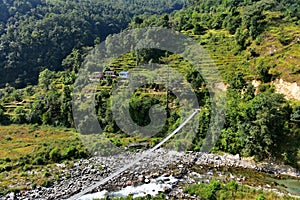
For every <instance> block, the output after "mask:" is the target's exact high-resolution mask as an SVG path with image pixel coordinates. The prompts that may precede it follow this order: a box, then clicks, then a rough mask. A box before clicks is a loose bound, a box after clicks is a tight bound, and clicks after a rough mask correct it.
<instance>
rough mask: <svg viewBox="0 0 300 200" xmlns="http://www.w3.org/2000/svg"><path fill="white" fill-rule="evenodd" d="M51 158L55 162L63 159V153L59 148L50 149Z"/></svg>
mask: <svg viewBox="0 0 300 200" xmlns="http://www.w3.org/2000/svg"><path fill="white" fill-rule="evenodd" d="M49 158H50V160H52V161H53V162H59V161H60V160H61V155H60V152H59V150H58V148H54V149H52V150H51V151H50V153H49Z"/></svg>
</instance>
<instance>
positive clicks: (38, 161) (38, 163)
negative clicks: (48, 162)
mask: <svg viewBox="0 0 300 200" xmlns="http://www.w3.org/2000/svg"><path fill="white" fill-rule="evenodd" d="M32 164H33V165H42V164H44V160H43V158H41V157H37V158H36V159H34V160H33V162H32Z"/></svg>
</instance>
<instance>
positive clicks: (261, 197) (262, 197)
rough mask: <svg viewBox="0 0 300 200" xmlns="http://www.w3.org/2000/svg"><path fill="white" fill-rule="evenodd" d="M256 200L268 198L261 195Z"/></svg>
mask: <svg viewBox="0 0 300 200" xmlns="http://www.w3.org/2000/svg"><path fill="white" fill-rule="evenodd" d="M256 200H266V197H265V195H263V194H260V195H258V197H257V198H256Z"/></svg>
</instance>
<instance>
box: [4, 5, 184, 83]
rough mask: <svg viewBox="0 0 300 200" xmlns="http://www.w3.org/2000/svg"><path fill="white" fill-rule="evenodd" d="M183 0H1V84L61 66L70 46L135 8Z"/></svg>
mask: <svg viewBox="0 0 300 200" xmlns="http://www.w3.org/2000/svg"><path fill="white" fill-rule="evenodd" d="M182 5H183V4H182V1H165V0H162V1H155V2H152V1H136V2H135V1H129V0H115V1H96V0H87V1H73V0H67V1H64V0H50V1H46V0H25V1H23V0H0V20H1V21H0V74H1V80H0V86H4V85H5V84H6V83H10V84H11V85H14V86H16V87H24V86H26V85H28V84H34V83H36V81H37V77H38V74H39V72H41V71H42V70H43V69H46V68H47V69H51V70H62V69H63V67H62V66H61V62H62V59H63V58H65V57H66V56H67V55H68V54H70V53H71V51H72V49H79V48H81V47H83V46H92V45H94V44H95V43H98V42H99V41H103V40H104V39H105V37H106V36H107V35H108V34H111V33H117V32H120V31H121V30H122V29H125V28H126V27H127V24H128V23H129V22H130V20H131V17H133V16H134V15H135V14H141V13H146V14H148V15H150V14H156V13H157V14H159V13H164V12H171V11H173V10H174V9H180V8H181V7H182Z"/></svg>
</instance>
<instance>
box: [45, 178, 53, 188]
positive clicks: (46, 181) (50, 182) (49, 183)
mask: <svg viewBox="0 0 300 200" xmlns="http://www.w3.org/2000/svg"><path fill="white" fill-rule="evenodd" d="M52 184H53V183H52V181H50V180H45V181H44V182H43V183H42V186H43V187H50V186H51V185H52Z"/></svg>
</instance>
